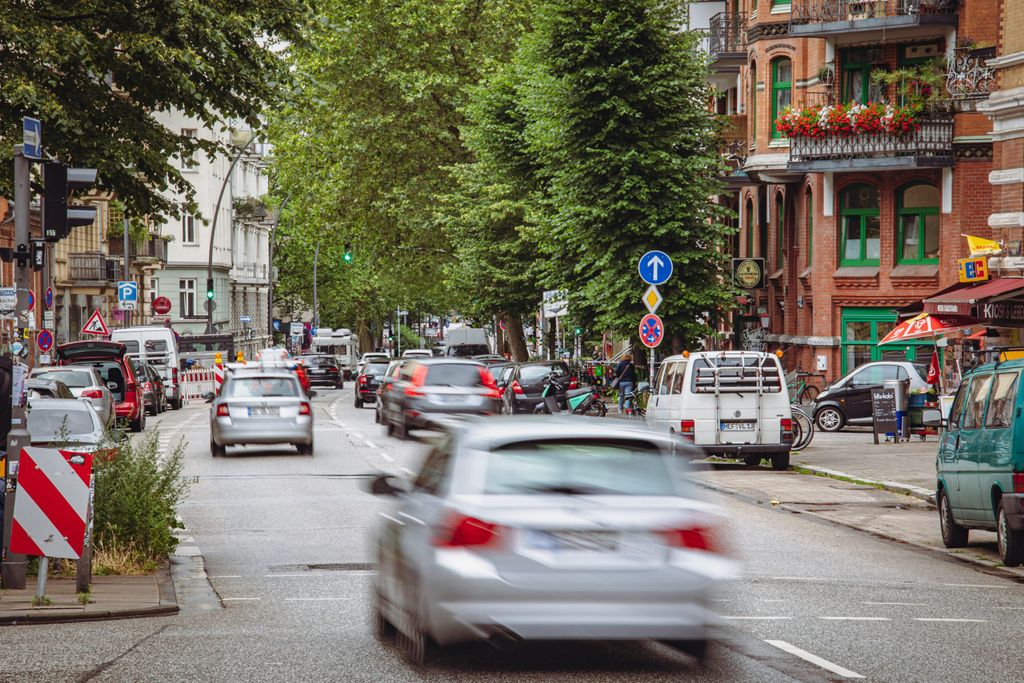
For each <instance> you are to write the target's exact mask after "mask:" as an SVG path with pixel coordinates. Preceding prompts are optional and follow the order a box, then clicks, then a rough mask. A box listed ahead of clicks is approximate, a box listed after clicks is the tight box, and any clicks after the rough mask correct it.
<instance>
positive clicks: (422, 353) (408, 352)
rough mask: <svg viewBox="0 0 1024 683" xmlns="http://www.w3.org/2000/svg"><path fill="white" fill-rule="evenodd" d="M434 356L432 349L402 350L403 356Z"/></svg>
mask: <svg viewBox="0 0 1024 683" xmlns="http://www.w3.org/2000/svg"><path fill="white" fill-rule="evenodd" d="M433 356H434V354H433V353H431V351H430V349H406V350H405V351H402V358H432V357H433Z"/></svg>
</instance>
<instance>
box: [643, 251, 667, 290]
mask: <svg viewBox="0 0 1024 683" xmlns="http://www.w3.org/2000/svg"><path fill="white" fill-rule="evenodd" d="M637 270H638V271H640V277H641V278H642V279H643V281H644V282H646V283H647V284H649V285H660V284H664V283H666V282H668V279H669V278H670V277H672V259H670V258H669V256H668V254H666V253H665V252H663V251H658V250H657V249H654V250H651V251H649V252H647V253H646V254H644V255H643V256H641V257H640V263H638V264H637Z"/></svg>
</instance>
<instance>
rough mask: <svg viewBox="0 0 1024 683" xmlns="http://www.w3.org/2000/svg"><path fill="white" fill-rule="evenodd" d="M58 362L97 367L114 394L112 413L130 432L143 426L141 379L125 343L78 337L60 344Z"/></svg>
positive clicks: (143, 412) (57, 353) (144, 419)
mask: <svg viewBox="0 0 1024 683" xmlns="http://www.w3.org/2000/svg"><path fill="white" fill-rule="evenodd" d="M55 355H56V359H57V365H61V366H65V365H67V366H74V365H85V366H88V367H93V368H96V370H97V371H98V373H99V376H100V378H101V379H102V380H103V381H104V382H106V384H107V388H108V389H110V392H111V394H112V395H113V397H114V414H115V416H116V418H117V419H118V420H124V421H125V422H127V423H128V428H129V429H131V430H132V431H133V432H141V431H142V430H143V429H145V428H146V408H145V400H144V399H143V396H142V382H141V379H139V373H138V372H137V371H136V369H135V364H134V363H133V362H132V359H131V358H130V357H129V356H128V355H127V352H126V351H125V346H124V344H120V343H118V342H110V341H92V340H87V341H77V342H70V343H68V344H61V345H60V346H58V347H57V351H56V354H55Z"/></svg>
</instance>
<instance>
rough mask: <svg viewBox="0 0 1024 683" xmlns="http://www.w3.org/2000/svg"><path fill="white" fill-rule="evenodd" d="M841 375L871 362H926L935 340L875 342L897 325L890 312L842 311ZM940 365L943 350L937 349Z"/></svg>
mask: <svg viewBox="0 0 1024 683" xmlns="http://www.w3.org/2000/svg"><path fill="white" fill-rule="evenodd" d="M841 324H842V328H841V329H840V333H841V335H842V336H841V344H842V349H841V350H842V374H843V375H845V374H846V373H848V372H849V371H850V370H853V369H854V368H856V367H858V366H860V365H862V364H864V363H868V362H871V361H878V360H893V361H904V360H908V361H912V362H927V361H929V360H930V359H931V357H932V353H933V352H934V351H935V350H936V347H935V340H934V339H931V338H927V339H913V340H908V341H907V342H905V343H903V344H886V345H885V346H879V345H878V342H879V341H880V340H881V339H883V338H884V337H885V335H887V334H889V332H891V331H892V329H893V327H895V326H896V324H897V315H896V311H895V310H893V309H891V308H859V307H850V308H845V307H844V308H843V309H842V311H841ZM938 351H939V360H940V362H941V359H942V355H943V352H944V349H938Z"/></svg>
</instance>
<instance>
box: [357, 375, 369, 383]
mask: <svg viewBox="0 0 1024 683" xmlns="http://www.w3.org/2000/svg"><path fill="white" fill-rule="evenodd" d="M369 381H370V380H368V379H367V378H366V375H359V383H360V384H366V383H367V382H369Z"/></svg>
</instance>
